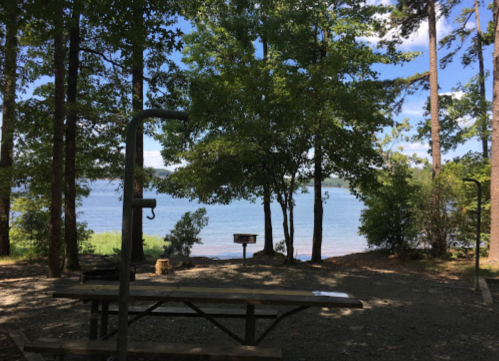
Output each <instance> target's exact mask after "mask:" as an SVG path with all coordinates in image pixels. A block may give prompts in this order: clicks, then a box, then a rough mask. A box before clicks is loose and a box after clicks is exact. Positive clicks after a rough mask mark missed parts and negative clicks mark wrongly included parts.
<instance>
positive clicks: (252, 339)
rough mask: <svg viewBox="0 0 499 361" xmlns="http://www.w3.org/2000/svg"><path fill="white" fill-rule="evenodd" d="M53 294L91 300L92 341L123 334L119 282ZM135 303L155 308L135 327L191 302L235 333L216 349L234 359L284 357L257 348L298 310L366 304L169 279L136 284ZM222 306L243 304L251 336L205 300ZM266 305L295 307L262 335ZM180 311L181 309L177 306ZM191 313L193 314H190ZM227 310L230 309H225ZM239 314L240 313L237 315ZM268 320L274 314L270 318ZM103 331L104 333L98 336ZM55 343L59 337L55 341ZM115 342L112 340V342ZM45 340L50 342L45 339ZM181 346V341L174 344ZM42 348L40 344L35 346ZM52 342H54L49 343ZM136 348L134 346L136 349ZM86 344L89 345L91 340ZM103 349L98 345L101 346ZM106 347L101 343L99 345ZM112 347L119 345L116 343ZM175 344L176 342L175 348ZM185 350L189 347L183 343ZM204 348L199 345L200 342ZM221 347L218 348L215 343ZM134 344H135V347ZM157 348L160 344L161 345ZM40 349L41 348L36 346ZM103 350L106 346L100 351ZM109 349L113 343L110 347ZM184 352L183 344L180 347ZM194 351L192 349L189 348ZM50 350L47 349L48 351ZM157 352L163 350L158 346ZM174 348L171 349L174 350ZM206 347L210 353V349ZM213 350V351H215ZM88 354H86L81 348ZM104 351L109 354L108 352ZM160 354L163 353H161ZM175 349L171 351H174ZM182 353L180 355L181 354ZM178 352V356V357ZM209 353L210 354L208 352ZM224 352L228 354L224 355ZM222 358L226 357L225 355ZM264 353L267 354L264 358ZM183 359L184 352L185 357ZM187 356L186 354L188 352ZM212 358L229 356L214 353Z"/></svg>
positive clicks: (329, 293)
mask: <svg viewBox="0 0 499 361" xmlns="http://www.w3.org/2000/svg"><path fill="white" fill-rule="evenodd" d="M53 296H54V297H55V298H69V299H76V300H82V301H84V302H90V303H91V307H90V335H89V338H90V340H97V338H99V340H108V339H109V338H110V337H112V336H114V335H115V334H116V333H117V330H115V331H112V332H108V330H107V328H108V315H109V304H110V303H116V302H118V300H119V285H118V284H116V283H112V282H96V281H92V282H89V283H86V284H82V285H76V286H73V287H70V288H67V289H63V290H59V291H56V292H55V293H54V294H53ZM129 299H130V301H146V302H149V303H150V304H152V305H150V306H146V307H143V308H142V310H141V311H139V312H135V313H136V316H135V317H134V318H132V319H130V320H129V325H130V324H132V323H134V322H136V321H137V320H138V319H140V318H142V317H144V316H152V315H154V312H155V310H157V309H159V308H160V307H161V306H162V305H163V304H164V303H165V302H179V303H183V304H184V305H186V306H187V308H185V307H184V308H183V309H185V310H186V311H184V312H182V314H181V315H184V316H185V315H186V314H187V315H188V314H189V313H191V316H192V314H194V315H196V316H198V317H202V318H205V319H206V320H208V321H209V322H211V323H212V324H213V325H215V326H216V327H218V328H219V329H220V330H222V331H223V332H224V333H226V334H227V335H229V336H230V337H232V338H233V339H234V340H235V341H237V342H238V343H239V344H240V345H242V346H239V347H234V348H233V349H231V350H228V349H223V350H221V349H220V347H218V348H216V352H215V353H217V355H218V356H220V355H219V354H220V353H223V352H226V353H227V352H228V353H232V354H234V353H235V354H239V353H242V354H243V355H242V356H241V357H232V358H230V359H231V360H236V359H241V360H242V359H248V360H249V359H251V360H253V359H255V360H256V359H269V360H270V359H275V360H280V359H281V357H282V355H281V350H280V349H276V348H259V347H257V346H258V345H259V344H260V343H261V342H262V341H263V340H264V339H265V337H266V336H267V335H268V334H269V333H270V332H271V331H272V330H273V329H274V328H275V327H276V326H277V325H278V324H279V323H280V322H281V321H282V320H283V319H285V318H287V317H289V316H292V315H294V314H296V313H298V312H301V311H303V310H306V309H308V308H310V307H327V308H362V303H361V302H360V301H359V300H357V299H355V298H353V297H351V296H350V295H348V294H346V293H342V292H338V291H335V290H317V291H313V290H296V289H285V288H276V287H272V288H248V287H213V286H203V285H188V286H187V285H179V284H165V283H142V284H141V283H136V284H133V285H130V292H129ZM206 303H209V304H216V305H227V304H232V305H243V306H245V310H244V309H239V311H242V314H241V318H244V319H245V324H246V327H245V335H244V337H240V336H238V335H236V334H235V333H234V332H232V331H231V330H229V329H228V328H226V327H225V326H224V325H222V324H221V323H220V322H218V321H217V319H216V318H217V317H224V314H225V315H227V317H231V315H232V316H234V315H235V314H234V311H236V310H225V309H219V310H220V312H217V313H216V314H214V313H213V312H212V311H213V310H212V311H210V312H208V311H206V309H203V308H202V307H200V306H199V304H206ZM262 305H275V306H290V310H288V311H286V312H283V313H282V314H280V315H279V316H277V314H276V317H275V319H274V321H273V322H272V323H271V324H270V326H269V327H268V328H267V329H266V330H265V331H264V332H263V333H262V334H261V335H259V336H258V337H256V334H255V320H256V319H257V318H258V317H266V316H265V315H267V316H269V310H261V309H255V307H258V306H262ZM177 310H178V308H177ZM187 311H189V312H187ZM224 311H227V312H226V313H224ZM259 311H267V312H266V313H265V312H264V313H260V314H259V313H258V312H259ZM99 314H100V332H99V329H98V321H99ZM235 317H237V316H235ZM266 318H271V317H270V316H269V317H266ZM98 333H99V335H98ZM51 342H54V341H51ZM109 342H110V341H108V343H109ZM45 344H46V345H47V344H50V342H47V341H45ZM172 345H175V344H172ZM35 346H36V345H35ZM49 346H50V345H49ZM131 346H133V345H131V344H129V349H130V347H131ZM51 347H52V348H53V349H54V350H56V349H58V350H60V349H61V347H62V346H61V344H59V343H58V344H57V345H55V344H53V345H52V346H51ZM85 347H89V346H88V345H87V344H86V346H85ZM96 347H97V346H96ZM99 347H100V348H102V347H103V346H101V345H100V344H99V345H98V347H97V348H98V349H99ZM110 347H111V348H112V347H116V342H114V343H113V346H110ZM169 347H174V346H171V345H170V346H169ZM179 347H180V348H182V347H185V345H184V346H179ZM198 347H199V346H198ZM214 347H217V346H214ZM132 348H133V347H132ZM156 348H157V347H156ZM30 350H36V347H34V348H32V349H30ZM99 350H100V349H99ZM106 350H108V351H109V347H107V348H106ZM176 350H177V351H178V348H177V349H176ZM189 350H190V351H192V348H191V349H189ZM45 351H47V350H45ZM156 351H157V350H156ZM170 351H171V350H170ZM207 352H208V351H206V352H205V353H207ZM210 352H211V351H210ZM248 352H250V354H251V357H250V358H245V355H246V354H247V353H248ZM80 353H82V352H80ZM102 353H105V352H104V351H102ZM156 354H157V352H156ZM171 354H172V353H171V352H170V353H168V355H171ZM175 355H176V354H175ZM177 356H178V355H177ZM204 356H205V357H206V355H204ZM222 356H223V355H222ZM222 356H221V357H222ZM260 356H262V357H263V358H260ZM179 357H180V356H179ZM182 357H186V356H185V355H182ZM209 359H214V360H215V359H224V358H223V357H222V358H217V357H211V358H209Z"/></svg>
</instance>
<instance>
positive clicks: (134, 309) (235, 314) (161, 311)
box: [109, 305, 277, 318]
mask: <svg viewBox="0 0 499 361" xmlns="http://www.w3.org/2000/svg"><path fill="white" fill-rule="evenodd" d="M118 309H119V308H118V306H117V305H113V306H110V307H109V313H110V314H114V315H116V314H117V313H118ZM145 310H146V307H139V306H130V308H129V309H128V313H129V314H131V315H135V314H139V313H142V312H144V311H145ZM201 310H202V311H203V312H204V313H206V314H208V315H210V316H211V317H219V318H245V317H246V310H245V309H242V308H240V309H223V308H201ZM151 316H170V317H175V316H176V317H200V316H199V314H198V313H197V312H196V311H194V310H193V309H191V308H187V307H158V308H156V309H155V310H153V311H152V312H151ZM255 318H277V310H262V309H258V310H255Z"/></svg>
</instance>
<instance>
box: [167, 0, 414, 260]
mask: <svg viewBox="0 0 499 361" xmlns="http://www.w3.org/2000/svg"><path fill="white" fill-rule="evenodd" d="M349 5H351V7H349V6H345V7H341V9H338V10H337V11H336V12H332V11H330V9H329V8H328V6H327V4H326V3H325V2H321V3H320V6H312V4H309V3H306V2H305V3H300V4H295V3H292V4H288V3H284V2H272V3H270V4H269V3H266V7H265V11H261V6H254V4H253V3H247V4H246V7H244V6H242V7H235V8H231V7H230V5H223V6H222V7H221V9H220V10H219V11H220V12H219V13H218V14H217V15H210V16H209V17H207V18H201V19H200V20H199V22H198V24H197V28H198V32H196V33H194V34H192V35H190V36H187V37H186V42H187V44H188V46H187V48H186V51H185V52H186V54H187V58H186V60H185V61H186V62H187V63H188V64H190V65H191V67H192V77H191V84H192V85H191V90H190V93H189V95H190V98H191V101H192V103H191V106H190V114H191V115H190V121H189V123H191V125H188V127H191V126H192V122H194V124H196V125H197V124H199V125H198V126H197V128H196V127H195V128H196V129H197V130H198V131H199V132H198V137H197V138H196V137H194V138H195V139H196V140H195V142H194V146H193V147H192V148H191V149H189V150H188V151H187V152H185V153H183V154H182V156H183V157H184V159H185V161H186V163H187V165H186V166H185V167H181V168H179V169H178V170H177V171H176V172H174V173H173V174H172V175H171V176H170V178H169V181H170V183H169V186H167V187H169V189H170V190H171V191H172V193H173V194H177V195H181V194H183V192H185V190H186V189H187V193H189V191H190V190H194V194H196V195H197V196H198V197H199V198H200V200H202V201H204V199H206V198H208V199H210V200H212V199H221V195H227V196H234V197H250V196H260V195H261V194H262V193H261V192H262V187H263V185H264V184H266V183H265V182H268V184H271V185H272V191H273V193H274V195H275V198H276V200H277V202H278V203H279V205H280V206H281V210H282V213H283V220H284V221H283V230H284V235H285V240H286V245H287V262H288V263H293V261H294V254H293V253H294V251H293V237H294V222H293V209H294V201H293V195H294V192H295V191H297V190H298V189H299V188H300V185H301V184H303V183H304V182H305V181H307V180H308V179H310V177H311V163H312V162H311V160H310V159H309V158H308V156H307V154H308V152H309V150H310V148H311V147H313V146H314V142H316V143H315V145H316V147H318V148H317V149H316V154H318V155H317V157H316V159H315V160H316V162H317V164H319V166H318V169H317V172H318V174H319V178H324V177H325V176H326V175H328V174H329V172H337V173H339V174H341V175H343V176H345V177H349V178H350V179H351V180H355V179H356V178H358V179H360V178H362V177H365V176H367V174H368V173H369V172H370V168H371V167H372V166H373V165H375V164H377V159H378V157H377V154H376V152H375V150H374V149H373V147H372V139H371V138H369V137H366V136H365V134H372V133H373V132H375V131H377V130H379V129H381V127H382V126H383V125H384V124H389V123H390V119H389V117H387V116H386V113H385V114H383V111H385V110H388V107H389V104H390V103H391V100H392V99H393V94H392V93H391V92H390V91H388V87H387V86H386V85H387V82H380V81H376V73H375V72H374V71H371V69H370V66H371V65H372V64H375V63H377V62H384V63H398V62H403V61H406V60H408V59H410V58H411V57H412V55H404V54H400V53H398V52H396V51H395V50H394V48H393V47H391V48H389V49H388V51H387V52H386V53H385V52H382V51H380V52H376V51H373V50H372V49H371V48H370V47H368V46H366V45H365V44H362V43H358V42H357V41H356V36H357V35H358V34H359V33H362V34H364V35H369V34H374V32H375V28H376V26H377V25H378V24H377V23H376V22H372V21H371V20H370V19H372V18H373V16H372V14H373V13H375V12H377V11H380V12H383V11H387V10H388V9H387V8H384V7H375V8H371V7H367V9H366V10H365V11H364V10H363V7H360V6H357V5H356V4H354V3H351V4H349ZM352 8H353V9H354V10H352ZM254 9H258V11H255V10H254ZM248 13H250V15H249V16H248V15H247V14H248ZM333 13H334V16H333V15H332V14H333ZM337 13H338V14H339V15H337ZM241 14H244V15H245V17H242V16H241ZM251 14H253V15H251ZM354 14H359V15H358V17H357V18H355V19H356V20H358V21H359V23H362V24H363V25H359V24H358V23H355V22H351V23H349V22H348V21H345V20H346V19H348V20H349V21H351V20H352V18H354V17H355V15H354ZM262 16H263V17H264V21H263V20H262ZM252 19H254V20H252ZM263 22H265V24H269V25H268V28H266V30H267V31H266V32H265V33H264V34H265V36H264V38H265V40H266V42H264V48H266V49H267V50H268V53H267V54H268V57H266V56H264V57H263V59H262V58H258V57H256V56H255V47H254V45H253V42H254V41H255V40H256V38H258V37H260V38H261V37H262V36H261V34H263V33H262V30H261V28H259V26H257V25H255V24H260V23H263ZM345 24H347V25H345ZM318 28H320V29H327V33H328V34H329V33H330V34H332V35H331V38H329V37H325V38H324V39H323V40H322V41H321V42H320V44H317V36H318V30H317V29H318ZM359 28H367V30H364V31H365V32H362V31H361V30H359ZM323 33H324V30H321V34H323ZM289 39H293V41H289ZM304 50H305V51H304ZM346 54H347V55H346ZM365 59H369V61H368V62H366V61H365ZM318 60H320V61H318ZM349 77H353V79H354V80H353V81H350V80H349V81H345V80H344V79H345V78H349ZM349 79H350V78H349ZM196 122H199V123H196ZM181 129H182V125H181V124H178V126H177V127H176V128H171V129H170V131H169V133H168V134H170V135H172V134H174V133H175V132H177V134H183V136H184V137H185V133H183V132H181ZM179 144H181V142H180V139H179V137H177V138H176V140H172V139H170V140H169V141H168V144H167V145H168V147H169V148H173V149H175V147H177V149H179ZM319 148H320V149H319ZM167 153H168V154H167V157H165V158H168V156H169V154H170V152H167ZM319 153H320V155H319ZM262 164H263V165H264V166H262ZM224 170H225V171H224ZM321 172H324V173H323V174H321ZM241 175H243V176H241ZM321 180H322V179H321ZM178 181H180V182H181V184H182V182H183V185H179V183H178ZM352 184H355V182H354V181H353V182H352ZM206 191H207V192H206ZM184 194H185V193H184ZM203 195H204V196H203ZM225 199H227V198H225ZM320 213H321V212H320ZM319 222H320V220H319ZM319 228H321V227H319ZM315 249H316V250H317V249H318V250H319V252H318V258H319V260H320V244H319V245H318V247H315Z"/></svg>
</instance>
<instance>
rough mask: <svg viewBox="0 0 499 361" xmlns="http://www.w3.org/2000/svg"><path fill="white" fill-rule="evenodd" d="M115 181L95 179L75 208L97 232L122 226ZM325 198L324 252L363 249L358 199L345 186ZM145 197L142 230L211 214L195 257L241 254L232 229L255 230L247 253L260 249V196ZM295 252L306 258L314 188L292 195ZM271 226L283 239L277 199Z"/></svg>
mask: <svg viewBox="0 0 499 361" xmlns="http://www.w3.org/2000/svg"><path fill="white" fill-rule="evenodd" d="M116 188H118V182H116V181H104V180H99V181H96V182H93V183H92V192H91V193H90V196H89V197H88V198H86V199H85V200H84V201H83V206H82V207H80V208H79V211H83V212H84V213H83V214H82V215H81V216H80V217H79V220H81V221H86V222H87V223H88V227H89V228H90V229H92V230H94V231H95V232H96V233H100V232H106V231H121V221H122V212H123V204H122V202H121V201H120V196H121V194H120V193H119V192H117V191H116ZM323 192H324V193H325V192H328V193H329V199H328V200H327V201H326V204H324V224H323V245H322V255H323V257H327V256H341V255H345V254H349V253H354V252H361V251H364V250H365V249H366V248H367V243H366V240H365V238H364V237H362V236H359V235H358V234H357V233H358V227H359V225H360V222H359V218H360V212H361V210H362V209H363V207H364V206H363V204H362V202H361V201H359V200H357V199H356V198H355V197H354V196H353V195H351V194H350V192H349V191H348V190H347V189H340V188H326V189H324V190H323ZM144 198H156V200H157V206H156V209H155V213H156V218H155V219H154V220H149V219H147V218H146V216H147V215H150V210H149V209H144V222H143V223H144V233H145V234H148V235H157V236H160V237H164V236H165V235H166V234H167V233H169V231H170V230H171V229H172V228H173V227H174V225H175V223H176V222H177V221H178V220H179V219H180V217H181V216H182V215H183V214H184V213H185V212H188V211H195V210H196V209H198V208H200V207H205V208H206V211H207V216H208V217H209V222H208V225H207V226H206V227H205V228H203V230H202V231H201V234H200V237H201V239H202V242H203V244H202V245H194V247H193V249H192V251H193V252H192V254H193V255H196V256H218V257H220V258H227V257H242V246H241V245H240V244H234V243H233V234H234V233H254V234H258V235H259V237H258V238H257V244H254V245H253V244H250V245H248V248H247V254H248V255H249V256H251V255H252V253H253V252H256V251H259V250H261V249H262V248H263V240H264V235H265V232H264V214H263V205H262V203H261V201H257V202H255V203H251V202H248V201H235V202H233V203H231V204H230V205H202V204H199V203H198V202H189V201H188V200H185V199H176V198H172V197H171V196H169V195H165V194H156V192H154V191H145V192H144ZM295 199H296V207H295V211H294V212H295V213H294V214H295V225H294V226H295V240H294V247H295V252H297V254H298V257H297V258H298V259H301V260H307V259H310V255H311V253H312V234H313V217H314V214H313V204H314V196H313V189H312V188H309V193H305V194H297V195H295ZM271 209H272V228H273V236H274V244H275V243H276V242H278V241H281V240H282V239H284V232H283V228H282V212H281V208H280V206H279V204H278V203H277V202H274V203H272V207H271Z"/></svg>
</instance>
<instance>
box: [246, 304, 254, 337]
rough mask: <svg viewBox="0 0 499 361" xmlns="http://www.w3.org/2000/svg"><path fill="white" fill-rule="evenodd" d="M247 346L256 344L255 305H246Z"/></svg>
mask: <svg viewBox="0 0 499 361" xmlns="http://www.w3.org/2000/svg"><path fill="white" fill-rule="evenodd" d="M245 341H246V345H250V346H253V345H254V344H255V305H246V340H245Z"/></svg>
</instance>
